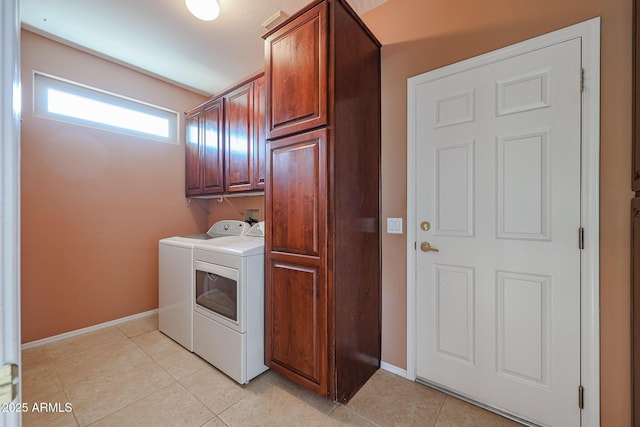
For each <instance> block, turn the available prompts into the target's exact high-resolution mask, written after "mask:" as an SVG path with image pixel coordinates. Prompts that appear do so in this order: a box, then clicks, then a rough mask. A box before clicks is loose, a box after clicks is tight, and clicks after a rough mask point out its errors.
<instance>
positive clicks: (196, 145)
mask: <svg viewBox="0 0 640 427" xmlns="http://www.w3.org/2000/svg"><path fill="white" fill-rule="evenodd" d="M200 116H201V111H200V110H197V111H194V112H190V113H188V114H187V122H186V138H185V190H186V194H187V196H197V195H199V194H202V180H201V178H202V174H201V170H200Z"/></svg>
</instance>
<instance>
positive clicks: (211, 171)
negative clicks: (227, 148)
mask: <svg viewBox="0 0 640 427" xmlns="http://www.w3.org/2000/svg"><path fill="white" fill-rule="evenodd" d="M222 119H223V114H222V100H221V99H216V100H214V101H212V102H211V103H209V104H207V105H205V107H204V111H203V114H202V119H201V122H202V123H201V124H202V126H201V129H202V131H201V132H202V136H203V137H204V142H203V144H202V158H201V163H202V193H203V194H218V193H222V192H223V191H224V161H223V159H224V146H223V132H222V123H223V122H222Z"/></svg>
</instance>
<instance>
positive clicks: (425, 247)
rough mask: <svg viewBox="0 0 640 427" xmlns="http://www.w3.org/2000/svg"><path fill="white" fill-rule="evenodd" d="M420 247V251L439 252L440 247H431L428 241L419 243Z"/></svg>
mask: <svg viewBox="0 0 640 427" xmlns="http://www.w3.org/2000/svg"><path fill="white" fill-rule="evenodd" d="M420 249H422V252H440V249H436V248H434V247H432V246H431V245H430V244H429V242H422V243H420Z"/></svg>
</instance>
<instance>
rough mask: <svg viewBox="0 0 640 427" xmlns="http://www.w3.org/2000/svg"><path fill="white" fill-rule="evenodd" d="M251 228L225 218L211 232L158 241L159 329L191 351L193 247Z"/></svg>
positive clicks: (241, 233)
mask: <svg viewBox="0 0 640 427" xmlns="http://www.w3.org/2000/svg"><path fill="white" fill-rule="evenodd" d="M249 228H250V226H249V224H247V223H246V222H244V221H237V220H224V221H218V222H216V223H215V224H213V226H212V227H211V228H210V229H209V231H207V233H203V234H192V235H186V236H174V237H169V238H166V239H162V240H160V241H159V242H158V275H159V277H158V305H159V310H158V311H159V315H158V328H159V330H160V331H161V332H162V333H164V334H165V335H167V336H169V337H170V338H172V339H173V340H174V341H176V342H177V343H178V344H180V345H182V346H183V347H185V348H187V349H188V350H189V351H193V301H194V296H193V295H194V286H195V285H194V278H195V274H194V268H193V262H194V261H193V246H194V244H196V243H198V242H206V241H211V240H213V239H216V238H219V237H229V236H242V235H244V234H246V233H247V231H248V230H249Z"/></svg>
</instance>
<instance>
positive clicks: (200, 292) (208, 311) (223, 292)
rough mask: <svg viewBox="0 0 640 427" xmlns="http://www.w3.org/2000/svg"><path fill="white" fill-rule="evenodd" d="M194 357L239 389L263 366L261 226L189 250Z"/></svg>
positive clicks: (256, 225)
mask: <svg viewBox="0 0 640 427" xmlns="http://www.w3.org/2000/svg"><path fill="white" fill-rule="evenodd" d="M193 256H194V267H195V293H194V297H195V302H194V306H193V351H194V352H195V353H196V354H198V355H199V356H200V357H202V358H203V359H205V360H207V361H208V362H209V363H211V364H212V365H213V366H215V367H216V368H218V369H219V370H221V371H222V372H224V373H225V374H227V375H228V376H229V377H231V378H232V379H234V380H235V381H237V382H238V383H240V384H245V383H247V382H249V381H250V380H251V379H252V378H254V377H256V376H257V375H259V374H260V373H262V372H264V371H266V370H267V367H266V366H265V365H264V222H259V223H257V224H255V225H254V226H253V227H251V229H250V230H249V231H248V232H247V234H246V235H244V236H239V237H221V238H219V239H213V240H209V241H207V242H199V243H196V244H195V245H194V249H193Z"/></svg>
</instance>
